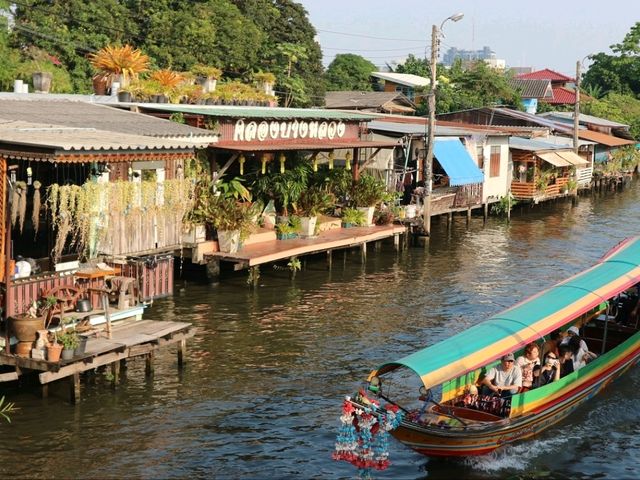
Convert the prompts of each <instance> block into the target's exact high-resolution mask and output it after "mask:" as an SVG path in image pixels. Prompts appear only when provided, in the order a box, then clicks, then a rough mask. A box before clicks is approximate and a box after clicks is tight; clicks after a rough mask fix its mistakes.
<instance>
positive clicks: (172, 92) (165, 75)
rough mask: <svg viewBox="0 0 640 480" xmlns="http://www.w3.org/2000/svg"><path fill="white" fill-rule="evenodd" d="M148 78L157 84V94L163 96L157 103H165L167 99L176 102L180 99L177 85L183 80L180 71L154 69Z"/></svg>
mask: <svg viewBox="0 0 640 480" xmlns="http://www.w3.org/2000/svg"><path fill="white" fill-rule="evenodd" d="M149 79H150V80H151V81H153V82H156V83H157V84H158V85H159V87H160V91H159V94H160V95H161V96H162V97H164V98H162V99H160V100H159V102H158V103H166V102H167V101H170V102H171V103H178V101H179V99H180V92H179V87H180V85H181V84H182V83H184V81H185V78H184V76H183V75H182V74H181V73H179V72H175V71H173V70H169V69H163V70H156V71H155V72H153V73H152V74H151V76H150V77H149ZM165 99H166V100H165Z"/></svg>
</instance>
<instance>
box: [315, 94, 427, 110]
mask: <svg viewBox="0 0 640 480" xmlns="http://www.w3.org/2000/svg"><path fill="white" fill-rule="evenodd" d="M324 99H325V102H324V103H325V107H326V108H344V109H348V110H357V109H362V108H383V107H384V106H385V105H386V104H387V103H390V102H393V103H397V106H398V107H400V106H405V107H410V109H411V110H415V108H416V105H415V104H414V103H413V102H412V101H411V100H409V99H408V98H407V97H406V96H405V95H404V94H403V93H402V92H358V91H340V92H327V93H326V94H325V97H324Z"/></svg>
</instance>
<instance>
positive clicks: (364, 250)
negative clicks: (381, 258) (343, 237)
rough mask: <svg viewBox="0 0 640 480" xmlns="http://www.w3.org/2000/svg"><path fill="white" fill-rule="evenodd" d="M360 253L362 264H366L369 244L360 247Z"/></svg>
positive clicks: (365, 243)
mask: <svg viewBox="0 0 640 480" xmlns="http://www.w3.org/2000/svg"><path fill="white" fill-rule="evenodd" d="M360 252H361V256H362V262H363V263H364V262H366V261H367V242H364V243H363V244H362V245H360Z"/></svg>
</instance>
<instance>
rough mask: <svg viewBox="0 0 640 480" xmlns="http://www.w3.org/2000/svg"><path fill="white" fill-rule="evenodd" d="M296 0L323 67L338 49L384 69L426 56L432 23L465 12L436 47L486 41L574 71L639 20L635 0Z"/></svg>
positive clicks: (524, 61) (507, 55)
mask: <svg viewBox="0 0 640 480" xmlns="http://www.w3.org/2000/svg"><path fill="white" fill-rule="evenodd" d="M298 1H300V3H302V4H303V5H304V7H305V8H306V9H307V11H308V12H309V17H310V19H311V23H312V24H313V25H314V26H315V28H316V29H317V30H318V41H319V42H320V45H321V46H322V50H323V53H324V64H325V65H328V64H329V63H330V62H331V60H332V58H333V57H334V56H335V55H336V54H337V53H356V54H358V55H362V56H363V57H365V58H368V59H370V60H371V61H372V62H373V63H374V64H376V65H378V66H381V67H382V66H384V65H385V63H390V62H393V61H394V60H399V59H402V58H403V57H404V56H406V54H407V53H413V54H414V55H416V56H420V57H424V56H425V51H426V50H427V48H428V46H429V45H430V43H431V38H430V36H431V26H432V25H433V24H437V25H438V26H439V25H440V23H441V22H442V21H443V20H444V19H445V18H447V17H449V16H450V15H452V14H454V13H457V12H463V13H464V14H465V16H464V18H463V19H462V20H460V21H459V22H457V23H453V22H447V23H446V24H445V26H444V28H443V30H444V34H445V38H443V39H442V44H443V46H442V49H441V52H444V51H446V50H447V49H448V48H449V47H457V48H460V49H467V50H469V49H473V50H477V49H481V48H482V47H483V46H485V45H486V46H489V47H491V49H493V50H494V51H495V52H496V55H497V57H498V58H502V59H505V60H506V62H507V66H513V67H516V66H531V67H534V68H535V69H536V70H538V69H542V68H551V69H553V70H556V71H559V72H561V73H565V74H568V75H571V76H574V75H575V65H576V61H577V60H581V59H582V58H583V57H584V56H585V55H589V54H590V53H597V52H606V53H611V52H610V49H609V46H610V45H611V44H614V43H619V42H621V41H622V39H623V38H624V36H625V35H626V34H627V33H628V32H629V30H630V29H631V27H632V26H633V25H634V24H635V22H637V21H640V1H638V0H606V1H596V0H582V1H580V0H555V1H551V0H534V1H526V0H525V1H523V0H481V1H472V0H467V1H461V0H396V1H395V2H394V1H389V0H298ZM331 32H339V33H331ZM345 34H347V35H345ZM367 37H377V38H367Z"/></svg>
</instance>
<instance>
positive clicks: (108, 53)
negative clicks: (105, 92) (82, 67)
mask: <svg viewBox="0 0 640 480" xmlns="http://www.w3.org/2000/svg"><path fill="white" fill-rule="evenodd" d="M89 62H91V65H92V66H93V67H94V68H95V69H96V70H97V71H98V76H101V77H102V78H104V80H105V81H106V84H107V85H108V86H109V87H110V86H111V85H112V83H113V82H119V83H120V87H125V86H127V85H129V83H130V81H131V80H132V79H136V78H138V75H139V74H140V73H142V72H146V71H147V70H148V69H149V57H148V56H147V55H144V54H143V53H142V52H141V51H140V50H139V49H137V48H134V47H132V46H131V45H124V46H122V47H116V46H112V45H107V46H106V47H104V48H101V49H100V50H98V52H97V53H92V54H90V55H89Z"/></svg>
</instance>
